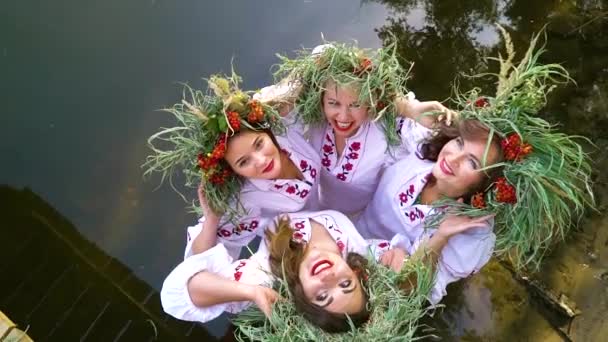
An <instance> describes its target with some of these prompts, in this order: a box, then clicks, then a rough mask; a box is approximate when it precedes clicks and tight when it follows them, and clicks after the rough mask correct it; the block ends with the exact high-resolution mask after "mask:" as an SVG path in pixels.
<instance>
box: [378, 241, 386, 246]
mask: <svg viewBox="0 0 608 342" xmlns="http://www.w3.org/2000/svg"><path fill="white" fill-rule="evenodd" d="M378 247H379V248H387V247H388V242H386V241H384V242H380V243H379V244H378Z"/></svg>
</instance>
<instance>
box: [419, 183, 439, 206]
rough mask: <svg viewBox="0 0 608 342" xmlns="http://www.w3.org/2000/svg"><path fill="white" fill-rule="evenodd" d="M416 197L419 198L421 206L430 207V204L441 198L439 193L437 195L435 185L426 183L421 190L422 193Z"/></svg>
mask: <svg viewBox="0 0 608 342" xmlns="http://www.w3.org/2000/svg"><path fill="white" fill-rule="evenodd" d="M418 196H419V202H420V203H421V204H424V205H431V204H433V202H435V201H436V200H438V199H439V198H440V197H441V193H439V189H438V188H437V183H435V182H428V183H426V185H425V186H424V188H422V191H421V192H420V194H419V195H418Z"/></svg>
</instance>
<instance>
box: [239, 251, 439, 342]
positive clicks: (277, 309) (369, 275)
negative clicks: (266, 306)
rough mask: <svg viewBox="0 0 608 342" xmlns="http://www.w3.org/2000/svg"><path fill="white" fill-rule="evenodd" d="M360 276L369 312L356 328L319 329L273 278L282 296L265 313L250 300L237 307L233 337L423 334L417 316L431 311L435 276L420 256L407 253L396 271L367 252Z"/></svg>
mask: <svg viewBox="0 0 608 342" xmlns="http://www.w3.org/2000/svg"><path fill="white" fill-rule="evenodd" d="M427 253H430V252H427ZM363 279H364V281H363V283H364V284H365V285H362V286H363V287H364V290H365V291H366V292H367V294H368V297H369V301H368V304H367V305H368V309H369V311H370V318H369V320H368V322H366V323H364V324H363V325H362V326H360V327H359V328H355V327H354V326H353V327H352V328H351V330H350V331H348V332H345V333H334V334H331V333H327V332H325V331H323V330H321V329H320V328H319V327H317V326H315V325H313V324H312V323H310V322H309V321H308V320H306V319H305V318H304V317H303V316H302V315H301V314H299V313H298V311H297V310H296V307H295V304H294V299H293V296H294V294H293V293H291V292H290V291H289V287H288V285H287V281H286V280H285V279H279V280H277V281H276V282H275V284H274V288H275V289H276V290H277V292H278V293H279V294H280V295H281V297H282V298H284V299H285V300H279V301H277V302H276V303H275V304H273V308H272V314H271V317H270V318H269V319H268V318H266V317H265V316H264V314H263V313H262V311H260V310H259V309H258V308H257V307H256V306H253V305H252V306H251V307H250V308H249V309H247V310H246V311H244V312H241V313H239V314H238V315H237V317H236V318H235V319H234V320H233V323H234V325H235V337H236V339H237V341H285V340H288V341H328V342H342V341H344V342H346V341H348V342H350V341H417V340H421V339H424V338H425V337H426V336H423V335H424V332H423V331H421V330H423V329H421V327H423V325H422V324H421V323H420V319H421V318H422V317H424V316H425V315H427V314H431V313H432V310H433V309H432V308H429V307H428V305H427V302H428V298H429V296H430V293H431V289H432V288H433V285H434V283H435V277H434V271H433V268H432V267H430V266H428V262H427V261H426V260H425V257H423V258H411V259H408V260H407V261H405V262H404V264H403V268H402V269H401V271H399V272H398V273H396V272H394V271H393V270H391V269H390V268H388V267H385V266H383V265H381V264H379V263H377V262H376V261H375V260H374V259H373V257H369V258H368V266H366V269H365V275H364V276H363ZM404 288H405V289H408V290H404ZM426 333H428V330H427V331H426Z"/></svg>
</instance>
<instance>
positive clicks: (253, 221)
mask: <svg viewBox="0 0 608 342" xmlns="http://www.w3.org/2000/svg"><path fill="white" fill-rule="evenodd" d="M276 139H277V142H278V143H279V146H280V147H281V149H282V150H283V151H285V152H286V153H288V155H289V158H290V159H291V160H292V161H293V162H294V163H295V165H296V167H298V168H299V170H300V172H301V173H302V175H303V177H304V179H302V180H298V179H277V180H265V179H248V180H246V181H245V182H244V184H243V186H242V188H241V192H240V194H239V203H238V205H242V206H243V208H244V210H245V212H247V215H244V216H242V217H240V218H239V220H238V222H239V224H238V225H234V224H232V223H231V222H228V221H227V219H225V218H223V219H221V220H220V227H219V228H218V231H217V235H218V243H222V244H223V245H224V247H225V248H226V249H227V250H228V252H229V253H230V255H232V257H234V258H238V256H239V253H240V251H241V248H242V247H243V246H246V245H247V244H249V242H251V241H252V240H253V239H254V238H255V237H256V236H258V235H260V236H261V235H263V233H264V228H265V227H266V226H267V225H268V223H269V221H270V219H271V218H273V217H275V216H276V215H278V214H280V213H292V212H298V211H302V210H317V209H318V185H319V177H320V175H319V174H320V161H319V156H318V154H317V153H316V151H315V150H314V149H313V148H312V147H311V146H310V145H309V144H308V143H307V142H306V141H305V140H304V139H303V138H302V136H301V135H299V134H298V133H297V132H293V131H292V132H288V133H287V134H286V135H285V136H276ZM236 205H237V203H233V206H236ZM203 222H204V217H202V218H201V219H200V220H199V223H198V224H197V225H195V226H191V227H188V232H187V245H186V251H185V253H184V257H188V256H190V255H192V250H191V248H192V241H193V240H194V239H195V238H196V236H197V235H198V234H199V233H200V232H201V229H202V226H203V225H202V223H203Z"/></svg>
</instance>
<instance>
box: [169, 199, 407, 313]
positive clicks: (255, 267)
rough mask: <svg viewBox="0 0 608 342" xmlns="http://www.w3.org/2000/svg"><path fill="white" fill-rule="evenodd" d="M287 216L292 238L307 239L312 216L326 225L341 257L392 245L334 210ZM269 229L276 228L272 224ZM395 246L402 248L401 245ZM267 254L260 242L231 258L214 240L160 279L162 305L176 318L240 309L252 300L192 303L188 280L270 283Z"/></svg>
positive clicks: (381, 250)
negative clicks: (366, 234) (206, 277)
mask: <svg viewBox="0 0 608 342" xmlns="http://www.w3.org/2000/svg"><path fill="white" fill-rule="evenodd" d="M287 216H289V218H290V225H291V228H292V229H293V239H294V240H299V241H302V242H307V241H308V240H309V239H310V234H311V231H312V226H311V220H314V221H315V222H318V223H319V224H321V225H322V226H324V227H325V228H326V229H327V231H328V232H329V234H330V235H331V236H332V237H333V239H334V240H335V241H336V245H337V246H338V248H339V249H340V251H341V252H342V256H343V257H344V258H346V256H347V254H348V253H350V252H354V253H358V254H361V255H364V256H367V255H368V253H369V252H370V251H371V252H372V253H373V254H374V255H375V257H376V259H379V258H380V256H381V255H382V254H383V253H384V252H386V251H387V250H389V249H390V248H391V247H392V246H393V245H391V242H389V241H386V240H369V241H366V240H365V239H363V237H361V235H360V234H359V233H358V232H357V229H356V228H355V226H354V225H353V223H352V222H351V221H350V219H348V217H346V216H345V215H343V214H341V213H339V212H336V211H332V210H325V211H320V212H300V213H292V214H287ZM268 229H275V228H274V224H272V225H271V226H270V227H269V228H268ZM395 240H397V239H395ZM398 246H399V247H401V248H404V247H403V246H402V245H398ZM268 258H269V252H268V249H267V246H266V243H261V244H260V249H259V250H258V251H257V252H256V253H255V254H253V255H252V256H251V257H250V258H249V259H242V260H236V261H233V260H234V259H233V258H232V257H231V256H230V255H229V253H228V251H227V250H226V248H225V247H224V246H223V245H222V244H217V245H216V246H215V247H213V248H211V249H209V250H207V251H205V252H204V253H200V254H195V255H192V256H190V257H187V258H186V259H185V260H184V261H183V262H182V263H181V264H179V265H178V266H177V267H176V268H175V269H174V270H173V271H172V272H171V273H170V274H169V276H168V277H167V278H166V279H165V281H164V283H163V287H162V290H161V294H160V296H161V303H162V306H163V309H164V310H165V312H167V313H168V314H170V315H172V316H174V317H176V318H178V319H181V320H186V321H199V322H207V321H210V320H212V319H214V318H216V317H218V316H219V315H220V314H222V312H224V311H226V312H230V313H237V312H240V311H242V310H244V309H245V308H247V307H248V306H249V305H250V304H251V303H250V302H247V301H243V302H229V303H222V304H217V305H213V306H210V307H205V308H201V307H197V306H195V305H194V304H193V303H192V300H191V299H190V295H189V293H188V287H187V284H188V280H189V279H190V278H192V277H193V276H194V275H195V274H197V273H199V272H202V271H208V272H212V273H215V274H217V275H220V276H222V277H224V278H226V279H231V280H235V281H239V282H243V283H246V284H250V285H265V286H270V285H271V283H272V281H273V277H272V275H271V273H270V265H269V261H268Z"/></svg>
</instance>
